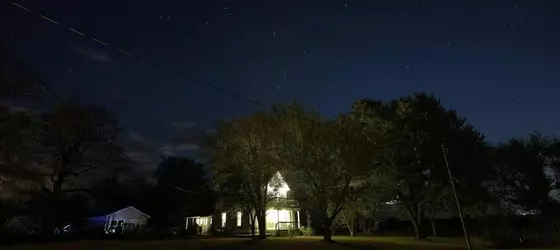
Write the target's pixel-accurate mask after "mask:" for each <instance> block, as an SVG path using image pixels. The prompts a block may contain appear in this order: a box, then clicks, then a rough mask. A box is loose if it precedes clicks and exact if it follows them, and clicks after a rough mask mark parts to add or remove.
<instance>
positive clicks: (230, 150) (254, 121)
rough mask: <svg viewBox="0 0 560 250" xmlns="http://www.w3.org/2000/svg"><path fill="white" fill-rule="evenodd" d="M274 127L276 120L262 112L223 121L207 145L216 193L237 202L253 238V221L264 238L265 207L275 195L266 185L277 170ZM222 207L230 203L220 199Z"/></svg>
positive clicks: (260, 235) (278, 166)
mask: <svg viewBox="0 0 560 250" xmlns="http://www.w3.org/2000/svg"><path fill="white" fill-rule="evenodd" d="M276 126H277V124H276V118H275V117H274V116H273V115H271V114H270V113H268V112H265V111H261V112H257V113H255V114H253V115H251V116H249V117H244V118H237V119H233V120H231V121H225V122H223V123H222V124H221V125H220V127H219V128H218V131H217V134H216V136H215V138H214V140H213V142H212V146H211V158H212V165H211V170H212V176H213V181H214V184H215V188H216V192H217V193H218V195H220V197H224V198H223V199H231V198H233V199H235V200H237V204H239V206H240V208H241V209H243V210H244V212H245V213H246V214H249V215H250V217H251V218H250V220H249V222H250V227H251V232H252V233H253V235H254V233H255V222H257V223H258V228H259V237H260V238H266V221H265V219H266V206H267V205H268V204H269V202H270V201H271V200H272V198H274V196H275V192H274V188H273V190H270V189H269V185H268V183H269V181H271V180H273V177H274V174H275V173H276V172H277V171H278V170H279V169H280V168H281V165H279V161H278V160H277V159H278V157H277V151H278V149H277V148H278V139H277V138H278V137H277V136H278V132H277V130H276ZM274 183H278V182H274ZM278 184H279V183H278ZM222 204H230V205H231V204H232V202H227V201H225V200H224V202H223V203H222Z"/></svg>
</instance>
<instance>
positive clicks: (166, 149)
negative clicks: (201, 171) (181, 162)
mask: <svg viewBox="0 0 560 250" xmlns="http://www.w3.org/2000/svg"><path fill="white" fill-rule="evenodd" d="M199 149H200V146H199V145H197V144H180V145H166V146H162V147H160V148H159V150H160V152H161V154H163V155H172V156H180V155H185V154H189V153H192V152H195V151H198V150H199Z"/></svg>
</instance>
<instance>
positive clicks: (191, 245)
mask: <svg viewBox="0 0 560 250" xmlns="http://www.w3.org/2000/svg"><path fill="white" fill-rule="evenodd" d="M333 239H334V240H335V241H337V243H327V242H323V241H321V237H296V238H289V237H283V238H269V239H267V240H263V241H258V242H253V241H252V240H250V239H244V238H194V239H177V240H167V241H116V240H113V241H110V240H105V241H76V242H59V243H49V244H45V245H38V244H36V245H16V246H3V247H0V250H8V249H13V250H16V249H17V250H37V249H46V250H55V249H56V250H70V249H83V250H90V249H91V250H106V249H108V250H111V249H130V250H148V249H158V250H179V249H181V250H183V249H184V250H187V249H188V250H191V249H272V250H274V249H288V250H300V249H325V250H329V249H330V250H338V249H349V250H351V249H376V250H393V249H411V250H414V249H426V250H427V249H436V250H447V249H450V250H453V249H465V246H464V242H463V241H462V239H460V238H436V239H431V240H428V241H416V240H415V239H413V238H407V237H340V236H339V237H334V238H333ZM475 249H482V248H475Z"/></svg>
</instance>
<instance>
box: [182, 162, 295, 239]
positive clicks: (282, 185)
mask: <svg viewBox="0 0 560 250" xmlns="http://www.w3.org/2000/svg"><path fill="white" fill-rule="evenodd" d="M267 189H268V192H269V194H270V195H273V199H272V200H271V201H270V202H269V204H268V205H267V210H266V218H265V221H266V230H267V231H268V232H273V231H284V230H288V229H294V228H299V227H300V214H299V211H300V208H299V204H298V203H297V201H295V200H293V199H291V198H292V197H291V196H290V187H289V186H288V183H287V182H286V181H285V180H284V177H283V176H282V175H281V174H280V172H277V173H276V174H275V175H274V177H273V178H272V179H271V180H270V181H269V183H268V186H267ZM248 221H249V216H248V214H246V213H243V212H242V211H238V212H233V213H231V212H230V213H226V212H218V213H215V214H208V215H204V216H191V217H186V218H185V222H186V223H185V228H186V229H189V228H191V227H193V226H195V225H197V226H198V227H200V229H201V233H202V234H205V233H207V232H208V231H210V230H211V229H216V230H223V231H229V232H233V233H239V234H247V233H250V228H249V226H248V223H247V222H248ZM255 224H256V225H255V227H257V228H256V230H257V232H258V222H257V223H255Z"/></svg>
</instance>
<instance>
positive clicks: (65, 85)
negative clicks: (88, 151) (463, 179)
mask: <svg viewBox="0 0 560 250" xmlns="http://www.w3.org/2000/svg"><path fill="white" fill-rule="evenodd" d="M17 3H19V4H20V5H22V6H24V7H26V8H28V9H30V10H32V11H31V12H26V11H24V10H22V9H20V8H18V7H16V6H14V5H13V4H12V3H11V1H2V3H0V21H1V22H0V37H1V39H2V40H3V41H5V43H7V44H8V45H10V46H11V47H12V48H14V49H15V51H16V52H17V53H19V54H20V55H21V56H22V57H23V58H24V59H27V60H29V61H30V62H31V63H32V64H34V65H35V66H36V67H37V68H38V70H39V71H40V72H41V73H42V74H44V75H45V77H46V78H47V79H48V80H49V85H50V86H51V88H52V90H53V92H55V93H56V94H57V95H58V96H59V97H60V98H61V99H63V100H81V101H85V102H90V103H94V104H98V105H105V106H107V107H109V108H110V109H112V110H113V111H115V112H116V113H117V114H118V115H119V117H120V121H121V123H122V124H123V126H124V127H125V128H126V129H127V133H126V135H125V138H124V139H123V140H124V141H126V143H125V144H127V147H128V148H129V150H130V151H131V155H133V157H134V158H135V159H137V160H138V161H140V162H142V163H145V164H148V165H149V164H150V163H152V162H154V160H157V158H158V155H159V154H160V153H164V154H187V155H195V156H196V155H197V152H199V149H200V145H201V141H202V138H203V137H204V134H205V133H211V132H212V129H211V127H212V125H214V124H216V121H218V120H219V119H222V118H227V117H232V116H238V115H245V114H249V113H250V112H252V111H255V110H258V109H260V107H259V106H257V105H254V104H251V103H249V102H246V101H243V100H240V99H236V98H233V97H232V96H230V95H228V94H224V93H220V92H218V91H215V90H213V89H211V88H208V87H205V86H204V84H211V85H215V86H218V87H220V88H222V89H224V90H227V91H228V92H231V93H237V94H239V95H242V96H244V97H248V98H250V99H253V100H256V101H259V102H262V103H264V104H266V105H270V104H274V103H277V102H286V101H293V100H297V101H298V102H301V103H302V104H304V105H306V106H308V107H309V108H313V109H316V110H318V111H320V112H321V113H323V114H325V115H329V116H334V115H336V114H338V113H341V112H346V111H348V110H349V109H350V107H351V105H352V103H353V101H354V100H356V99H358V98H364V97H367V98H373V99H381V100H390V99H392V98H397V97H399V96H402V95H406V94H410V93H412V92H415V91H424V92H428V93H433V94H435V95H436V96H438V97H439V98H441V100H442V101H443V103H444V105H445V106H446V107H449V108H452V109H455V110H457V111H458V112H459V114H460V115H462V116H466V117H467V119H468V120H469V121H470V122H471V123H472V124H473V125H474V126H475V127H476V128H477V129H479V130H480V131H481V132H483V133H484V134H485V135H486V136H487V138H488V139H489V141H491V142H496V141H499V140H503V139H505V138H508V137H509V136H512V135H523V134H526V133H528V132H531V131H533V130H539V131H541V132H544V133H556V134H558V132H560V111H559V109H558V107H559V105H558V101H556V100H555V98H556V97H558V95H559V94H560V48H559V46H560V14H558V13H560V1H554V0H547V1H535V0H527V1H505V0H504V1H491V0H483V1H458V0H442V1H396V0H391V1H371V0H370V1H328V0H321V1H319V0H291V1H289V0H282V1H281V0H278V1H276V0H259V1H240V0H238V1H207V0H199V1H179V0H165V1H163V0H162V1H159V0H152V1H147V0H144V1H118V0H112V1H109V0H95V1H85V0H80V1H76V0H74V1H69V0H60V1H47V0H44V1H38V0H35V1H31V0H21V1H17ZM39 14H43V15H44V16H46V17H49V18H52V19H53V20H55V21H56V22H58V23H60V25H55V24H53V23H51V22H49V21H48V20H46V19H43V18H41V17H39ZM68 28H73V29H75V30H77V31H79V32H81V33H85V34H86V35H87V37H82V36H80V35H78V34H76V33H74V32H71V31H69V29H68ZM90 37H95V38H97V39H99V40H101V41H102V42H105V43H107V44H109V46H108V47H107V46H104V45H103V44H100V43H98V42H95V41H93V40H92V39H91V38H90ZM116 48H119V49H122V50H125V51H127V52H130V53H131V54H133V56H132V57H131V56H128V55H126V54H123V53H122V52H119V51H118V50H117V49H116ZM136 56H140V57H142V58H147V59H137V58H136ZM142 60H147V61H142ZM154 64H157V65H160V68H158V67H154V66H153V65H154ZM175 72H180V73H181V74H182V76H177V75H175V74H174V73H175ZM192 79H194V80H195V81H196V82H193V81H192Z"/></svg>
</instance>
